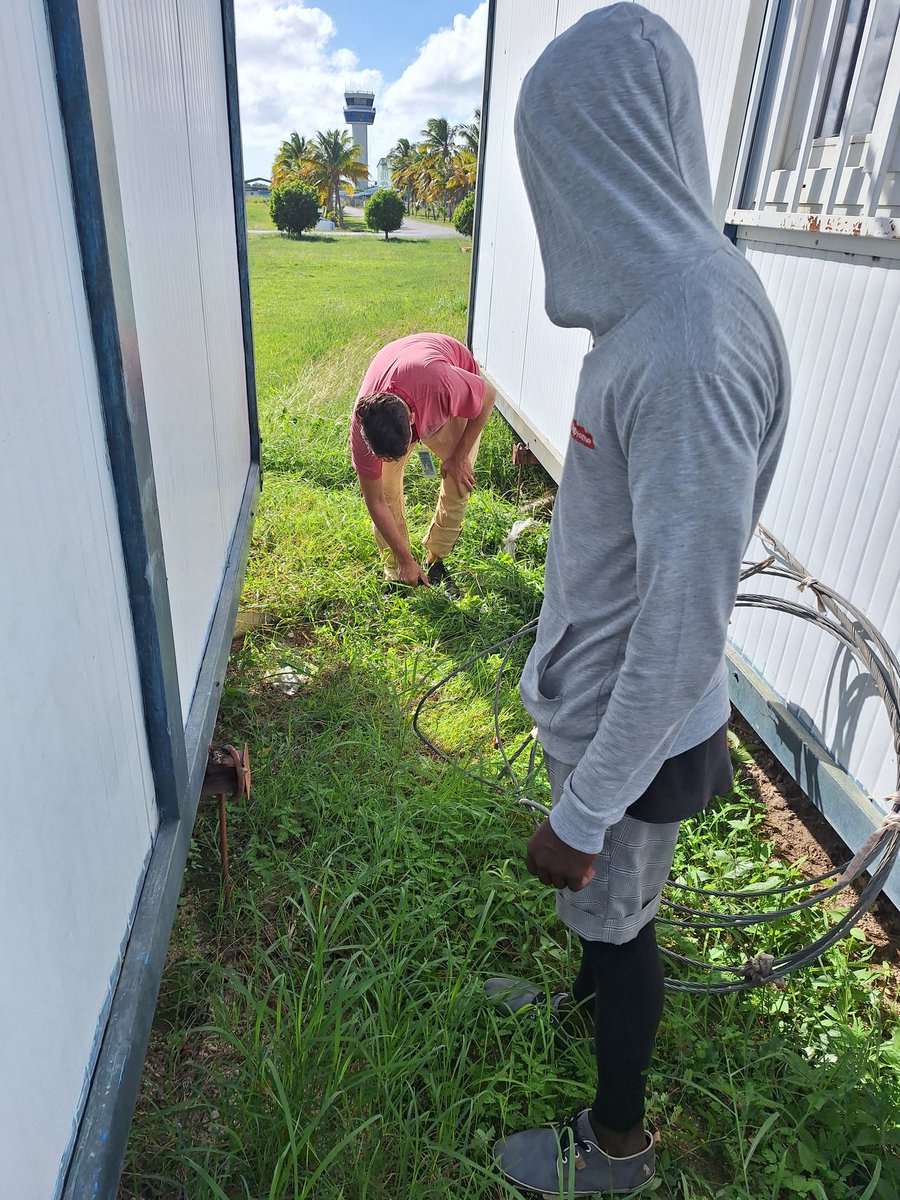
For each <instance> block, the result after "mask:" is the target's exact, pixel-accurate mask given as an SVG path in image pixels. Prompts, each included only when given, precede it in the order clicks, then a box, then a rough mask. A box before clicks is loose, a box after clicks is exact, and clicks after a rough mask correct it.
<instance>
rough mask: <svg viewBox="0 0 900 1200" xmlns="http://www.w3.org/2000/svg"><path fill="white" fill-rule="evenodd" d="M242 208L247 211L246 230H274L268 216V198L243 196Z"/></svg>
mask: <svg viewBox="0 0 900 1200" xmlns="http://www.w3.org/2000/svg"><path fill="white" fill-rule="evenodd" d="M244 206H245V208H246V211H247V228H248V229H274V228H275V225H274V223H273V221H272V218H271V216H270V215H269V197H268V196H245V197H244Z"/></svg>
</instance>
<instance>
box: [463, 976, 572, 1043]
mask: <svg viewBox="0 0 900 1200" xmlns="http://www.w3.org/2000/svg"><path fill="white" fill-rule="evenodd" d="M484 994H485V995H486V996H487V998H488V1000H490V1002H491V1004H493V1005H494V1007H495V1008H496V1009H497V1011H498V1012H501V1013H503V1014H504V1015H505V1016H509V1017H522V1018H523V1019H524V1020H528V1021H536V1020H538V1018H539V1017H541V1016H543V1014H544V1013H545V1012H546V1011H547V1009H548V1007H549V1011H550V1023H551V1025H552V1026H553V1028H554V1030H555V1031H556V1034H557V1037H558V1039H559V1042H560V1044H564V1043H565V1042H568V1041H570V1040H571V1039H572V1038H581V1037H590V1038H591V1040H593V1035H594V1015H593V1005H592V1004H587V1003H586V1004H579V1003H578V1001H577V1000H576V999H575V998H574V997H573V996H570V995H569V993H568V992H551V993H550V994H549V996H548V995H547V993H546V992H544V991H542V990H541V988H539V987H537V986H536V985H535V984H533V983H528V982H527V980H524V979H512V978H510V977H509V976H507V975H499V976H497V977H496V978H494V979H487V980H485V983H484Z"/></svg>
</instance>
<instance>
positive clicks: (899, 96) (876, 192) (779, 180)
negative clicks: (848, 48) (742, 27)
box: [727, 0, 900, 257]
mask: <svg viewBox="0 0 900 1200" xmlns="http://www.w3.org/2000/svg"><path fill="white" fill-rule="evenodd" d="M843 12H844V3H843V0H828V8H827V9H825V8H824V6H823V5H822V4H821V3H819V2H818V0H777V2H776V4H775V5H774V6H773V8H772V10H771V15H770V18H769V21H768V23H767V30H766V33H765V35H764V37H765V39H766V43H767V48H766V53H765V54H764V55H763V65H762V68H761V70H760V71H759V73H758V77H757V80H756V83H755V85H754V97H753V102H752V108H753V111H754V113H755V118H754V120H753V121H751V122H748V126H747V133H746V134H745V140H744V145H743V146H742V150H741V153H740V155H739V169H738V171H737V173H736V182H735V189H734V192H733V195H732V201H731V203H732V207H731V208H730V209H729V211H728V218H727V219H728V223H729V224H731V225H734V226H736V227H738V228H740V227H749V228H754V229H760V230H762V229H767V230H782V231H788V232H791V233H811V234H817V235H818V234H828V235H836V236H838V237H843V236H846V235H847V234H850V235H852V236H854V237H865V238H877V239H878V241H879V248H878V250H877V251H873V253H878V254H883V255H887V256H890V257H900V244H898V243H900V216H893V217H892V216H889V215H880V214H879V213H878V208H879V200H880V198H881V193H882V190H883V187H884V183H885V179H886V176H887V173H888V171H889V169H890V165H891V161H892V159H893V156H894V153H895V147H896V144H897V136H898V131H897V126H898V119H900V31H898V33H897V34H895V38H894V43H893V48H892V51H891V55H890V58H889V61H888V66H887V72H886V75H885V80H884V85H883V87H882V92H881V96H880V98H879V102H878V107H877V109H876V113H875V119H874V122H873V129H872V131H871V132H870V133H869V134H867V135H866V136H865V137H864V138H863V139H861V138H860V135H859V134H858V133H853V132H851V130H852V129H853V112H854V107H855V104H856V100H857V95H858V91H859V84H860V80H861V78H862V67H863V65H864V64H865V62H866V60H867V52H868V50H869V45H870V40H871V36H872V31H873V29H874V26H875V18H876V15H877V13H878V4H877V3H874V4H870V5H869V7H868V10H867V13H866V19H865V22H864V26H863V28H862V31H861V35H860V39H859V44H858V53H857V56H856V63H855V68H854V71H853V73H852V75H851V77H850V81H849V92H848V96H847V102H846V105H845V111H844V115H843V118H842V128H841V133H840V135H839V136H838V137H836V138H825V137H815V136H814V134H815V129H816V127H817V125H818V122H819V119H820V114H821V109H822V105H823V102H824V98H825V94H826V91H827V87H828V83H829V80H830V78H831V68H832V63H833V59H834V55H835V53H836V46H837V43H838V40H839V37H840V33H841V30H842V25H841V20H840V18H841V16H842V14H843ZM816 36H821V37H822V38H823V53H822V54H821V55H818V56H811V55H810V54H809V52H808V51H809V47H810V39H811V38H812V37H816ZM804 91H808V92H809V97H808V104H807V107H806V112H805V117H804V124H803V128H802V133H801V138H800V147H799V153H798V159H797V162H796V164H795V165H794V166H793V167H780V166H779V159H780V156H781V153H782V146H783V142H784V138H785V135H786V132H787V127H788V125H789V123H790V122H791V119H792V117H793V116H794V115H795V113H796V106H797V104H798V103H799V102H800V99H799V98H800V96H801V95H802V94H803V93H804ZM860 141H863V142H864V147H863V156H864V159H865V162H864V165H862V166H858V167H855V168H852V169H851V168H848V167H847V161H848V159H849V156H850V152H851V149H852V148H853V147H854V146H858V145H859V143H860ZM823 149H825V150H826V151H830V153H828V154H827V157H828V159H830V161H828V162H827V163H825V164H823V165H820V166H818V167H811V165H810V160H811V158H812V157H813V154H814V153H815V152H819V154H820V155H821V151H822V150H823ZM854 186H855V187H857V189H858V190H859V198H858V200H853V201H849V200H848V198H847V197H848V193H849V189H850V188H851V187H854ZM773 188H776V189H777V192H776V194H774V195H773ZM804 190H806V191H807V197H808V198H809V203H810V204H815V205H816V206H817V207H818V209H819V211H816V212H812V211H808V210H807V211H800V209H801V205H804V206H806V204H807V201H806V200H805V199H804V196H803V193H804ZM813 196H821V197H822V199H821V200H818V199H816V200H813V199H812V197H813ZM775 205H780V206H781V208H780V209H779V208H776V207H774V206H775ZM848 207H852V208H854V209H856V208H859V209H860V210H861V211H859V212H852V213H847V212H842V211H841V210H842V209H846V208H848ZM891 243H894V244H893V245H892V244H891Z"/></svg>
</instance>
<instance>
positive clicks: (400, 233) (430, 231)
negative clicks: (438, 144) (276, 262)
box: [247, 208, 461, 239]
mask: <svg viewBox="0 0 900 1200" xmlns="http://www.w3.org/2000/svg"><path fill="white" fill-rule="evenodd" d="M344 212H345V213H346V214H347V216H349V217H359V218H360V219H362V215H363V211H362V209H361V208H345V209H344ZM247 232H248V233H251V234H269V235H271V234H273V233H277V232H278V230H277V229H248V230H247ZM312 232H313V231H312V230H310V233H312ZM325 236H326V237H376V236H377V237H382V236H383V235H382V234H380V233H379V234H377V235H376V234H374V233H372V232H371V231H369V230H365V231H364V232H356V231H354V230H351V229H334V230H331V231H330V232H329V233H327V234H326V235H325ZM460 236H461V235H460V234H458V233H457V232H456V230H455V229H454V228H453V226H452V225H438V224H437V223H436V222H434V221H417V220H416V218H415V217H404V218H403V225H402V227H401V228H400V229H398V230H397V231H396V233H392V234H391V237H392V238H413V239H416V238H428V239H431V238H457V239H458V238H459V237H460Z"/></svg>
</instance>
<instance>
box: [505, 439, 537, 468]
mask: <svg viewBox="0 0 900 1200" xmlns="http://www.w3.org/2000/svg"><path fill="white" fill-rule="evenodd" d="M512 456H513V458H512V460H513V466H516V467H519V466H522V467H538V466H540V462H541V460H540V459H539V458H538V456H537V455H536V454H535V453H534V451H533V450H532V449H531V447H530V446H526V444H525V443H524V442H516V444H515V445H514V446H513V452H512Z"/></svg>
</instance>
